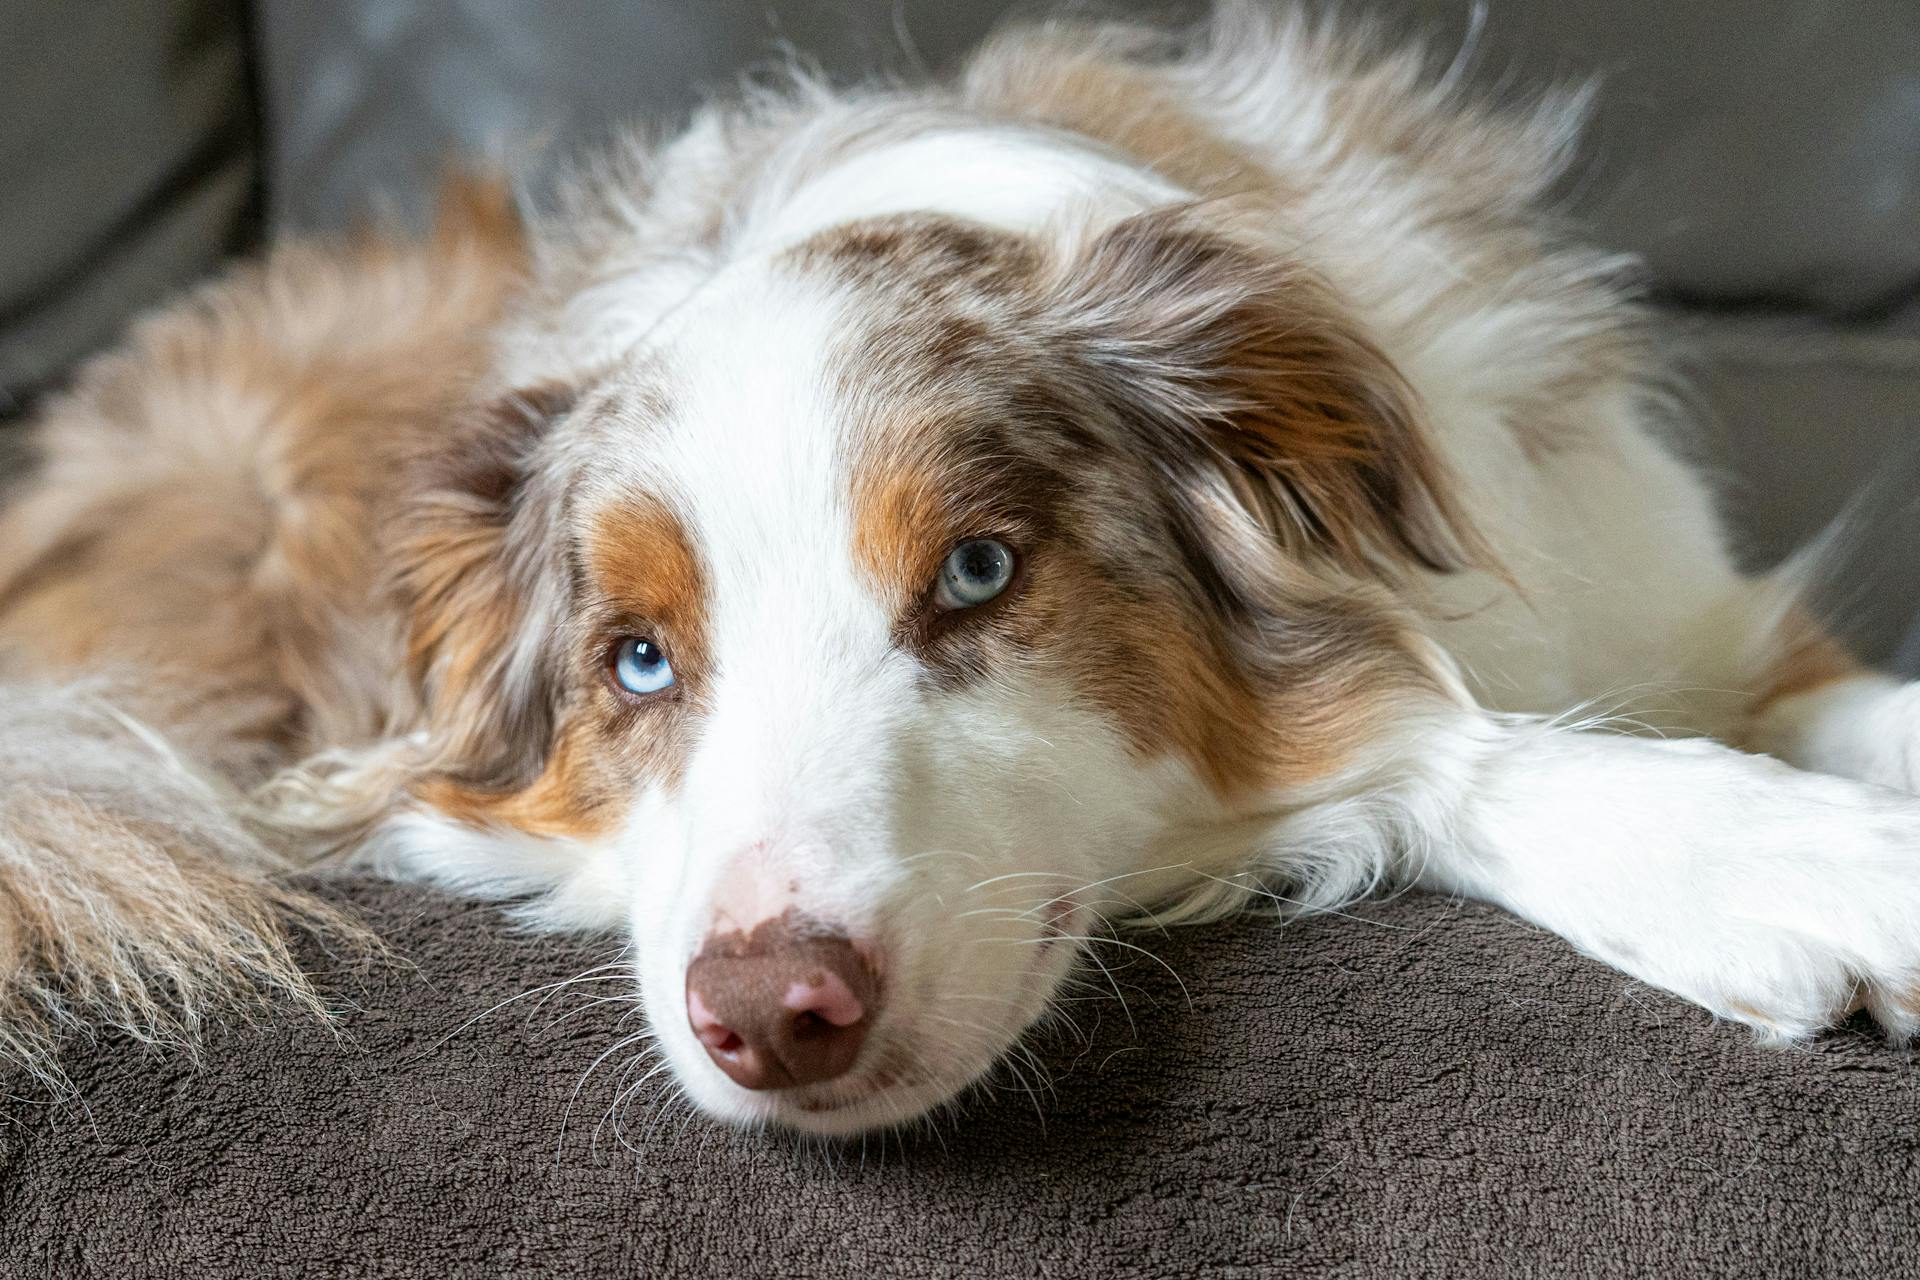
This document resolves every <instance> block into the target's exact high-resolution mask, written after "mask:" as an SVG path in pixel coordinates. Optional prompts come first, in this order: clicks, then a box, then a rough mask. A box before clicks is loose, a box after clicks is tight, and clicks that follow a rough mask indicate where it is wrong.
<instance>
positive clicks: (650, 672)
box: [608, 636, 674, 697]
mask: <svg viewBox="0 0 1920 1280" xmlns="http://www.w3.org/2000/svg"><path fill="white" fill-rule="evenodd" d="M608 670H610V671H611V672H612V673H613V682H614V683H615V684H617V685H619V686H620V687H621V688H622V689H624V690H626V691H627V692H628V693H631V694H634V695H636V696H641V697H644V696H646V695H647V694H650V693H659V692H661V691H662V690H665V689H669V688H672V687H673V679H674V677H673V664H672V663H670V662H668V661H667V654H666V651H665V650H664V649H662V648H661V647H660V646H659V645H658V644H656V643H655V642H654V641H653V640H651V639H649V638H648V637H646V636H628V637H627V638H626V639H624V640H622V641H620V643H618V644H616V645H615V646H614V647H613V654H612V656H611V659H610V661H609V663H608Z"/></svg>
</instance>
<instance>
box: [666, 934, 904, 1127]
mask: <svg viewBox="0 0 1920 1280" xmlns="http://www.w3.org/2000/svg"><path fill="white" fill-rule="evenodd" d="M879 994H880V993H879V983H878V981H877V980H876V978H875V975H874V973H873V971H872V969H871V968H870V967H869V965H868V964H867V962H866V960H865V959H864V958H863V957H862V955H861V953H860V952H859V950H858V949H856V948H855V947H854V945H853V943H852V942H851V941H850V940H849V939H847V938H844V937H838V936H822V935H820V934H817V933H812V932H807V931H804V930H799V929H795V928H794V927H793V926H792V925H791V924H789V923H787V922H786V921H784V920H781V921H770V922H768V923H767V924H763V925H761V926H760V927H759V928H757V929H755V930H754V931H753V932H752V933H751V934H741V933H730V934H725V935H719V936H715V937H712V938H709V939H708V940H707V943H706V945H705V946H704V947H702V948H701V951H700V954H699V955H698V956H696V957H694V960H693V963H692V964H690V965H688V966H687V1021H688V1023H689V1025H690V1026H691V1027H692V1028H693V1033H694V1035H695V1036H697V1037H698V1038H699V1040H700V1043H701V1044H702V1045H703V1046H705V1048H706V1050H707V1054H708V1056H709V1057H711V1058H712V1059H713V1061H714V1064H715V1065H716V1066H718V1067H719V1068H720V1069H721V1070H722V1071H724V1072H726V1073H727V1075H728V1076H729V1077H730V1078H731V1079H732V1080H733V1081H734V1083H736V1084H738V1085H741V1086H742V1087H744V1088H748V1089H785V1088H791V1087H793V1086H796V1085H804V1084H818V1083H820V1082H822V1081H826V1080H832V1079H834V1078H836V1077H838V1076H842V1075H845V1074H846V1073H847V1072H848V1071H850V1070H851V1069H852V1068H853V1065H854V1062H855V1060H856V1059H857V1058H858V1057H859V1055H860V1049H861V1046H862V1045H863V1044H864V1043H865V1041H866V1035H867V1028H868V1026H869V1025H871V1023H872V1021H873V1014H874V1012H875V1011H876V1010H877V1008H878V1000H879Z"/></svg>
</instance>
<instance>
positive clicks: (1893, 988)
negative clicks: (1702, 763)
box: [1614, 761, 1920, 1042]
mask: <svg viewBox="0 0 1920 1280" xmlns="http://www.w3.org/2000/svg"><path fill="white" fill-rule="evenodd" d="M1764 773H1765V774H1766V775H1767V776H1766V778H1765V779H1764V782H1765V785H1764V786H1763V787H1761V788H1757V789H1755V790H1753V791H1751V792H1749V791H1747V790H1746V789H1745V788H1741V789H1738V790H1737V791H1736V792H1735V793H1734V794H1733V795H1730V796H1728V797H1726V799H1727V800H1728V801H1729V804H1728V807H1727V809H1726V810H1725V818H1726V825H1725V826H1724V827H1723V828H1722V829H1720V830H1719V831H1717V832H1711V833H1709V832H1705V831H1696V832H1691V833H1686V834H1687V835H1688V837H1689V838H1688V839H1687V840H1686V842H1685V846H1684V850H1685V851H1684V853H1683V855H1682V858H1681V865H1680V866H1678V867H1676V868H1675V870H1676V871H1677V872H1678V873H1679V874H1677V875H1675V876H1673V877H1672V878H1671V879H1669V880H1667V881H1666V882H1665V885H1664V887H1663V886H1662V885H1660V884H1656V883H1650V884H1647V885H1645V886H1644V888H1645V890H1646V891H1647V892H1649V893H1653V892H1664V893H1669V894H1670V895H1671V900H1670V901H1669V902H1668V903H1667V904H1665V906H1666V910H1665V911H1663V912H1661V914H1662V915H1663V916H1664V917H1665V919H1664V920H1663V921H1662V922H1661V924H1660V925H1659V926H1658V927H1659V928H1660V929H1662V930H1663V931H1668V932H1665V933H1664V937H1663V938H1661V939H1658V940H1656V939H1652V938H1643V939H1641V944H1640V945H1639V946H1635V945H1634V940H1633V939H1632V938H1631V937H1628V938H1625V939H1621V940H1620V941H1622V942H1624V943H1625V946H1624V948H1623V950H1624V951H1625V952H1626V953H1627V954H1623V955H1620V956H1618V957H1615V958H1614V959H1615V963H1617V964H1619V965H1620V966H1621V967H1622V968H1624V969H1627V970H1628V971H1630V972H1634V973H1636V974H1639V975H1640V976H1642V977H1645V978H1647V979H1648V980H1649V981H1652V982H1655V983H1657V984H1658V985H1660V986H1664V987H1667V988H1668V989H1670V990H1672V991H1674V992H1675V993H1676V994H1679V995H1682V996H1686V997H1687V998H1689V999H1691V1000H1694V1001H1695V1002H1697V1003H1699V1004H1702V1005H1704V1006H1706V1007H1707V1008H1708V1009H1711V1010H1712V1011H1713V1012H1715V1013H1717V1014H1719V1015H1721V1016H1723V1017H1726V1018H1731V1019H1735V1020H1737V1021H1740V1022H1743V1023H1746V1024H1747V1025H1749V1026H1751V1027H1753V1028H1755V1029H1756V1030H1757V1031H1759V1032H1760V1033H1761V1034H1762V1035H1763V1036H1765V1037H1767V1038H1768V1039H1774V1040H1781V1041H1790V1040H1798V1039H1801V1038H1804V1037H1807V1036H1810V1035H1813V1034H1815V1033H1817V1032H1819V1031H1821V1030H1822V1029H1824V1028H1827V1027H1831V1026H1833V1025H1835V1024H1836V1023H1839V1022H1841V1021H1843V1020H1844V1019H1846V1018H1847V1017H1849V1016H1851V1015H1852V1014H1854V1013H1857V1012H1859V1011H1860V1010H1861V1009H1866V1010H1867V1011H1868V1012H1869V1013H1871V1014H1872V1016H1873V1017H1874V1018H1875V1020H1877V1021H1878V1022H1879V1024H1880V1025H1881V1026H1882V1027H1884V1028H1885V1029H1886V1031H1887V1033H1888V1034H1889V1035H1890V1036H1891V1037H1893V1038H1894V1039H1895V1040H1896V1041H1902V1042H1904V1041H1908V1040H1911V1039H1914V1038H1915V1037H1916V1035H1920V801H1916V800H1915V799H1914V798H1913V797H1911V796H1908V795H1904V794H1901V793H1898V792H1894V791H1889V790H1885V789H1882V788H1878V787H1871V786H1861V785H1859V784H1857V783H1853V782H1850V781H1847V780H1844V779H1840V778H1831V777H1826V776H1823V775H1816V774H1808V773H1803V772H1800V771H1797V770H1793V769H1788V768H1785V767H1784V766H1779V765H1775V764H1773V763H1772V762H1771V761H1769V762H1766V765H1765V768H1764Z"/></svg>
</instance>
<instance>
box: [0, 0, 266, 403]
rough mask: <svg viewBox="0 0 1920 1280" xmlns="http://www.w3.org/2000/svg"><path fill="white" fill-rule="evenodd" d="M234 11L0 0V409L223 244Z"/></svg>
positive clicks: (199, 5) (237, 219) (238, 89)
mask: <svg viewBox="0 0 1920 1280" xmlns="http://www.w3.org/2000/svg"><path fill="white" fill-rule="evenodd" d="M241 17H242V6H241V4H240V2H239V0H171V2H170V3H166V4H155V3H127V2H125V0H120V2H116V3H91V2H90V3H86V4H73V3H70V2H69V0H8V2H7V3H6V4H5V5H0V49H4V50H6V53H7V59H6V64H7V71H6V74H5V75H4V76H0V173H4V174H5V175H6V179H7V197H6V199H5V200H4V201H0V417H3V416H5V414H6V412H7V411H8V408H9V406H10V404H12V403H14V402H17V401H18V400H19V399H21V398H23V397H24V396H25V394H26V393H27V392H29V391H31V390H32V389H34V388H36V387H38V386H40V385H41V384H43V383H45V382H47V381H49V380H51V379H53V378H55V377H57V376H58V375H59V374H61V373H62V372H63V371H64V370H65V369H66V368H67V367H68V366H69V365H70V364H71V363H72V362H73V361H74V360H75V359H77V358H79V357H80V356H82V355H84V354H86V353H88V352H90V351H92V350H94V349H95V348H97V347H100V346H102V345H104V344H105V343H106V342H108V341H110V340H111V339H112V338H113V336H114V335H115V334H116V333H117V332H118V331H119V330H120V328H121V327H122V326H123V325H124V324H125V323H126V320H127V318H128V317H129V316H131V315H133V314H134V313H135V312H137V311H139V310H141V309H143V308H145V307H149V306H152V305H153V304H154V303H156V302H159V301H160V300H162V299H163V298H165V297H167V296H168V295H170V294H171V293H173V292H174V291H175V290H177V289H178V288H179V287H180V286H181V285H182V284H185V283H187V282H189V281H191V280H193V279H195V278H197V277H198V276H200V275H202V274H204V273H205V272H206V271H207V270H208V269H209V268H210V267H212V266H213V265H214V264H215V263H216V262H218V261H219V260H220V258H221V257H222V256H224V255H225V254H227V253H229V252H232V251H233V250H234V249H235V248H236V247H238V243H239V241H240V239H241V238H242V236H243V234H244V232H245V230H246V228H247V225H248V215H249V212H250V210H251V208H252V204H253V186H254V176H255V169H254V138H253V111H252V103H251V100H250V94H249V89H248V70H247V48H246V32H245V28H244V26H243V24H242V21H241Z"/></svg>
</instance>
